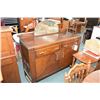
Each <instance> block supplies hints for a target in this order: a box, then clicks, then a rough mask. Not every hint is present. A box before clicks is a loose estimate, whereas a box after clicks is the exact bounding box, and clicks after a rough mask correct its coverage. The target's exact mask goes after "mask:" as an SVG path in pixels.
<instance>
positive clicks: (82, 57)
mask: <svg viewBox="0 0 100 100" xmlns="http://www.w3.org/2000/svg"><path fill="white" fill-rule="evenodd" d="M76 60H79V61H80V62H82V63H84V64H86V65H88V70H89V72H92V71H94V70H95V68H93V67H92V65H91V64H93V63H98V61H99V59H96V58H94V57H91V56H89V55H88V54H85V53H84V52H83V51H81V52H77V53H75V54H73V62H72V66H71V67H73V66H74V64H75V61H76Z"/></svg>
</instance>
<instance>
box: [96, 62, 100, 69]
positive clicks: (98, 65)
mask: <svg viewBox="0 0 100 100" xmlns="http://www.w3.org/2000/svg"><path fill="white" fill-rule="evenodd" d="M95 70H100V60H99V61H98V62H97V65H96V68H95Z"/></svg>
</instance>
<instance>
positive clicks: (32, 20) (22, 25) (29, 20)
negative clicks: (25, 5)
mask: <svg viewBox="0 0 100 100" xmlns="http://www.w3.org/2000/svg"><path fill="white" fill-rule="evenodd" d="M30 23H33V24H35V23H36V19H35V18H33V17H32V18H30V17H24V18H19V28H20V32H25V30H26V29H27V26H28V24H30Z"/></svg>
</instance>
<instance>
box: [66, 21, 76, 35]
mask: <svg viewBox="0 0 100 100" xmlns="http://www.w3.org/2000/svg"><path fill="white" fill-rule="evenodd" d="M68 31H69V32H72V33H76V31H77V25H76V23H75V20H71V21H70V23H69V28H68Z"/></svg>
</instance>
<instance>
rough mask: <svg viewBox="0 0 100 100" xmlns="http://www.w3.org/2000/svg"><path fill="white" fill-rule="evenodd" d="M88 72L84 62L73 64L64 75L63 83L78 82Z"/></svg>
mask: <svg viewBox="0 0 100 100" xmlns="http://www.w3.org/2000/svg"><path fill="white" fill-rule="evenodd" d="M87 74H88V67H87V65H86V64H83V63H81V64H75V65H74V66H73V67H72V68H71V69H70V71H69V72H68V74H66V73H65V75H64V82H65V83H80V82H82V81H83V79H84V78H85V77H86V76H87Z"/></svg>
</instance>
